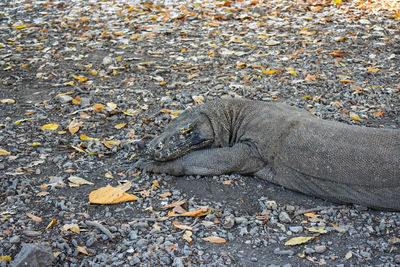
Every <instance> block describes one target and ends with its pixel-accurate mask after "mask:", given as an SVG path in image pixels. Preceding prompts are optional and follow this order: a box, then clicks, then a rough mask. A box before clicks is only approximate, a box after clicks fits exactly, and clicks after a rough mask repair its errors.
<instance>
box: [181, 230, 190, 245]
mask: <svg viewBox="0 0 400 267" xmlns="http://www.w3.org/2000/svg"><path fill="white" fill-rule="evenodd" d="M182 238H183V239H185V240H186V241H187V242H189V243H190V242H192V232H191V231H185V233H184V234H183V236H182Z"/></svg>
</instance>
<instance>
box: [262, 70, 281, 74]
mask: <svg viewBox="0 0 400 267" xmlns="http://www.w3.org/2000/svg"><path fill="white" fill-rule="evenodd" d="M278 71H283V69H277V70H264V69H262V70H261V72H262V73H265V74H274V73H276V72H278Z"/></svg>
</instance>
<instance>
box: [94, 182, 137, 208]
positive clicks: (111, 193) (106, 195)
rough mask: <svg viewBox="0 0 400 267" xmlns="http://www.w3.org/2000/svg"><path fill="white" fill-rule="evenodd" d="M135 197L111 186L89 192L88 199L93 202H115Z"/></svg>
mask: <svg viewBox="0 0 400 267" xmlns="http://www.w3.org/2000/svg"><path fill="white" fill-rule="evenodd" d="M137 199H138V197H137V196H135V195H132V194H128V193H125V192H124V191H122V190H121V189H119V188H115V187H112V186H107V187H101V188H99V189H97V190H94V191H92V192H90V194H89V201H90V203H93V204H116V203H121V202H126V201H131V200H137Z"/></svg>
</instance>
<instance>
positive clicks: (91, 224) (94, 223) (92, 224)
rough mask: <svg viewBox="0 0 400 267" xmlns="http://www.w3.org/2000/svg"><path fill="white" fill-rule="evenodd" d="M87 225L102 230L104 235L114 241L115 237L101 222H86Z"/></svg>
mask: <svg viewBox="0 0 400 267" xmlns="http://www.w3.org/2000/svg"><path fill="white" fill-rule="evenodd" d="M85 223H86V224H87V225H89V226H94V227H97V228H99V229H100V231H102V232H103V233H105V234H106V235H107V236H108V237H109V238H110V239H111V240H112V239H114V235H113V234H112V233H111V232H110V230H108V229H107V228H106V227H105V226H103V225H101V224H100V223H99V222H95V221H85Z"/></svg>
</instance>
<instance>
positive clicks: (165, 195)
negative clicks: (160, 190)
mask: <svg viewBox="0 0 400 267" xmlns="http://www.w3.org/2000/svg"><path fill="white" fill-rule="evenodd" d="M159 196H160V197H169V196H172V193H170V192H167V193H164V194H160V195H159Z"/></svg>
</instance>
